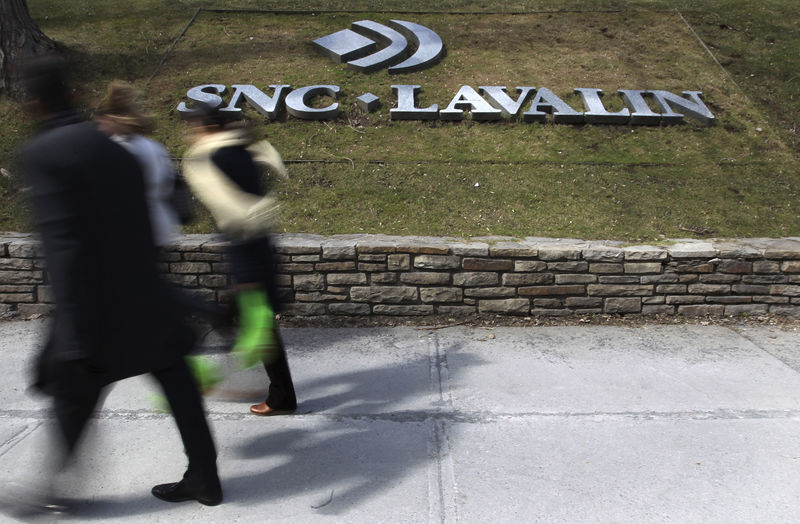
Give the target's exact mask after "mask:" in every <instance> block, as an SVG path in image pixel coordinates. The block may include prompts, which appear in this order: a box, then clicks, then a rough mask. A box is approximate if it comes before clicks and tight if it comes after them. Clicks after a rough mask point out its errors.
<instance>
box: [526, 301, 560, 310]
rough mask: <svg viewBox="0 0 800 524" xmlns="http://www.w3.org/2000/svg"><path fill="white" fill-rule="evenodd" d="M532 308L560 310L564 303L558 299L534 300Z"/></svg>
mask: <svg viewBox="0 0 800 524" xmlns="http://www.w3.org/2000/svg"><path fill="white" fill-rule="evenodd" d="M533 307H534V308H542V309H562V308H563V307H564V303H563V302H562V301H561V300H560V299H558V298H534V299H533Z"/></svg>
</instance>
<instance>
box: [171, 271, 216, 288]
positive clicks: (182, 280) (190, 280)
mask: <svg viewBox="0 0 800 524" xmlns="http://www.w3.org/2000/svg"><path fill="white" fill-rule="evenodd" d="M203 276H211V275H203ZM162 278H163V279H164V280H166V281H167V282H171V283H172V284H175V285H178V286H181V287H197V283H198V279H197V275H180V274H178V275H172V274H166V275H164V276H162Z"/></svg>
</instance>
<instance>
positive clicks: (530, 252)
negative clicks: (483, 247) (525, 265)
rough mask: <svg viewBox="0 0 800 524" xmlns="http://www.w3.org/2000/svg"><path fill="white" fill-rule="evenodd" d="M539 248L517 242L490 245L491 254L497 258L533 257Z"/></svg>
mask: <svg viewBox="0 0 800 524" xmlns="http://www.w3.org/2000/svg"><path fill="white" fill-rule="evenodd" d="M538 254H539V250H538V249H536V248H535V247H533V246H530V245H527V244H521V243H517V242H498V243H497V244H494V245H490V246H489V256H492V257H497V258H533V257H535V256H537V255H538Z"/></svg>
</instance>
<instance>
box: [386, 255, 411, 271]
mask: <svg viewBox="0 0 800 524" xmlns="http://www.w3.org/2000/svg"><path fill="white" fill-rule="evenodd" d="M386 269H388V270H389V271H408V270H409V269H411V255H408V254H405V253H403V254H399V255H389V256H388V257H386Z"/></svg>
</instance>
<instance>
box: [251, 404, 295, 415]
mask: <svg viewBox="0 0 800 524" xmlns="http://www.w3.org/2000/svg"><path fill="white" fill-rule="evenodd" d="M294 411H295V410H293V409H272V408H271V407H269V406H267V403H266V402H262V403H261V404H253V405H252V406H250V413H252V414H253V415H259V416H262V417H274V416H275V415H290V414H292V413H294Z"/></svg>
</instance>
